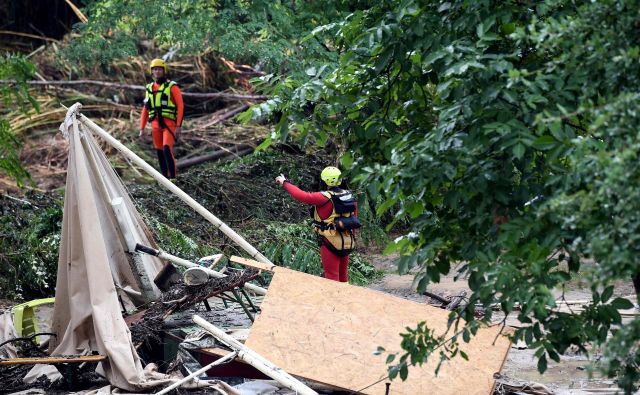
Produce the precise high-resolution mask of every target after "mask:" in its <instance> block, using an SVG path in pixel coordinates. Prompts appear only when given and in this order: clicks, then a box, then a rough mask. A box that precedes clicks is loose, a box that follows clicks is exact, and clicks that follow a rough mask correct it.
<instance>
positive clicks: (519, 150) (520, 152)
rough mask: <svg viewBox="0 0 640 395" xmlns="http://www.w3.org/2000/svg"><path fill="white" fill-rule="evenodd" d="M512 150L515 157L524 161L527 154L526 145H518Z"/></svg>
mask: <svg viewBox="0 0 640 395" xmlns="http://www.w3.org/2000/svg"><path fill="white" fill-rule="evenodd" d="M512 150H513V156H515V157H516V158H517V159H522V157H523V156H524V153H525V146H524V144H521V143H517V144H515V145H514V146H513V148H512Z"/></svg>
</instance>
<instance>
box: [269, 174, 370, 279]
mask: <svg viewBox="0 0 640 395" xmlns="http://www.w3.org/2000/svg"><path fill="white" fill-rule="evenodd" d="M320 178H321V180H322V184H323V185H322V189H323V191H322V192H305V191H303V190H302V189H300V188H298V187H297V186H295V185H293V184H292V183H291V182H289V181H288V180H287V179H286V178H285V177H284V175H282V174H281V175H279V176H278V177H276V182H277V183H278V184H280V185H282V187H283V188H284V189H285V190H286V191H287V192H288V193H289V195H291V197H292V198H294V199H295V200H297V201H299V202H301V203H305V204H310V205H313V228H314V230H315V232H316V233H317V234H318V241H319V244H320V258H321V260H322V268H323V269H324V277H325V278H327V279H330V280H335V281H340V282H348V281H349V274H348V266H349V254H350V253H351V251H353V249H354V248H355V229H357V228H359V227H360V222H359V221H358V217H357V214H358V208H357V205H356V201H355V199H354V198H353V195H352V194H351V192H349V191H348V190H346V189H344V182H343V181H342V180H341V173H340V170H339V169H338V168H336V167H333V166H329V167H326V168H325V169H324V170H323V171H322V173H321V174H320Z"/></svg>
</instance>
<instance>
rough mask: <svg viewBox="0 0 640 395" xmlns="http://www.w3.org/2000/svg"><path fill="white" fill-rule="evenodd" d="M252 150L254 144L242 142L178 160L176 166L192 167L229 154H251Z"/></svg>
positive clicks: (181, 167) (182, 167)
mask: <svg viewBox="0 0 640 395" xmlns="http://www.w3.org/2000/svg"><path fill="white" fill-rule="evenodd" d="M251 152H253V146H251V145H249V144H240V145H237V146H235V147H233V148H231V149H221V150H217V151H213V152H211V153H208V154H206V155H201V156H196V157H195V158H190V159H185V160H182V161H178V163H176V167H177V168H178V169H186V168H187V167H191V166H194V165H197V164H200V163H203V162H208V161H211V160H216V159H220V158H222V157H224V156H227V155H233V154H235V155H236V156H238V157H240V156H244V155H247V154H250V153H251Z"/></svg>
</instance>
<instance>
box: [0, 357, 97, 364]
mask: <svg viewBox="0 0 640 395" xmlns="http://www.w3.org/2000/svg"><path fill="white" fill-rule="evenodd" d="M105 359H107V357H106V355H81V356H77V357H43V358H7V359H2V360H0V365H38V364H47V365H49V364H54V363H84V362H100V361H104V360H105Z"/></svg>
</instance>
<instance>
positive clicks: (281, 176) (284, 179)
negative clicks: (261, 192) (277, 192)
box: [276, 174, 287, 185]
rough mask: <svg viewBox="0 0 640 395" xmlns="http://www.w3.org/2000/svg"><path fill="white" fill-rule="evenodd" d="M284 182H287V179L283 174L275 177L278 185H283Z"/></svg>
mask: <svg viewBox="0 0 640 395" xmlns="http://www.w3.org/2000/svg"><path fill="white" fill-rule="evenodd" d="M285 181H287V179H286V178H285V177H284V174H280V175H279V176H278V177H276V182H277V183H278V184H280V185H282V184H284V182H285Z"/></svg>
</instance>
